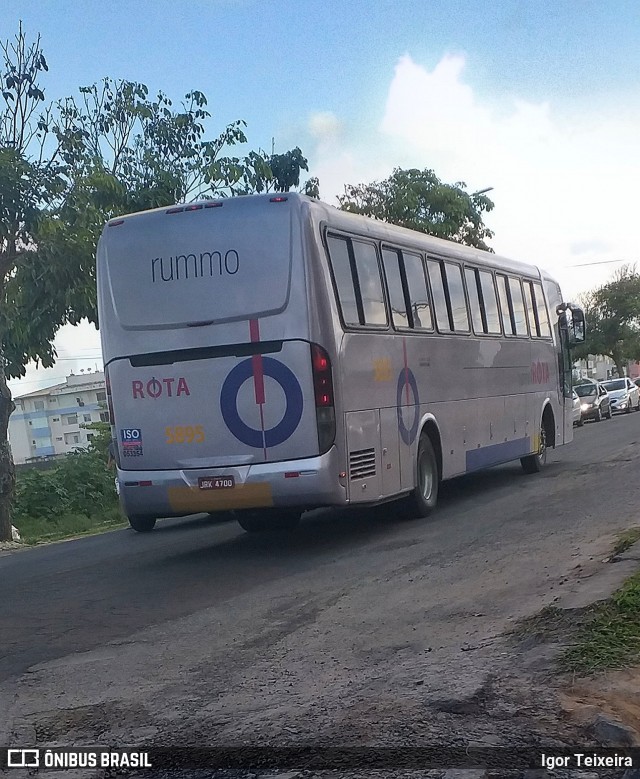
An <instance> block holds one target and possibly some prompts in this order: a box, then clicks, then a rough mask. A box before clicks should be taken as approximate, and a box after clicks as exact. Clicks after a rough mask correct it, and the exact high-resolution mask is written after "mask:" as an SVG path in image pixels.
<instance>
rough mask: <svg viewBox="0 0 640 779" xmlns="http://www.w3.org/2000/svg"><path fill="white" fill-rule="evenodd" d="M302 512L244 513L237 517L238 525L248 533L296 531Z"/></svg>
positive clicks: (277, 510)
mask: <svg viewBox="0 0 640 779" xmlns="http://www.w3.org/2000/svg"><path fill="white" fill-rule="evenodd" d="M301 515H302V512H301V511H299V510H291V509H282V510H279V509H272V510H265V511H243V512H239V513H238V515H237V517H236V518H237V520H238V524H239V525H240V527H241V528H242V529H243V530H245V531H246V532H247V533H267V532H269V531H272V530H295V528H296V527H297V526H298V525H299V524H300V517H301Z"/></svg>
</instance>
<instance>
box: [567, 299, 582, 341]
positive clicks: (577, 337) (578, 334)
mask: <svg viewBox="0 0 640 779" xmlns="http://www.w3.org/2000/svg"><path fill="white" fill-rule="evenodd" d="M571 315H572V316H571V324H572V327H571V329H570V330H569V343H571V344H581V343H584V339H585V337H586V332H585V322H584V311H583V310H582V309H581V308H578V307H577V306H576V307H574V308H572V309H571Z"/></svg>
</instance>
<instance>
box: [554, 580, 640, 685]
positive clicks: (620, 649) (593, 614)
mask: <svg viewBox="0 0 640 779" xmlns="http://www.w3.org/2000/svg"><path fill="white" fill-rule="evenodd" d="M639 659H640V574H634V575H633V576H631V578H629V579H627V581H626V582H625V584H624V585H623V586H622V587H621V589H619V590H618V591H617V592H615V593H614V594H613V596H612V597H611V598H610V599H609V600H608V601H605V602H604V603H601V604H596V605H594V606H592V607H591V608H590V613H589V619H588V620H586V622H585V623H584V624H583V625H581V627H580V629H579V631H578V635H577V636H576V637H575V642H574V646H572V647H571V649H569V650H567V652H566V653H565V654H564V656H563V657H562V659H561V666H562V667H563V668H564V669H565V670H569V671H572V672H573V673H594V672H598V671H602V670H605V669H607V668H624V667H626V666H629V665H633V664H635V663H637V662H638V660H639Z"/></svg>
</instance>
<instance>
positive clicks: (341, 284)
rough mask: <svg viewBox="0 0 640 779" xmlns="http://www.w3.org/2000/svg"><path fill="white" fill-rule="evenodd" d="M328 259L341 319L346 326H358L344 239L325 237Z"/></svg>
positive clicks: (353, 289) (358, 320)
mask: <svg viewBox="0 0 640 779" xmlns="http://www.w3.org/2000/svg"><path fill="white" fill-rule="evenodd" d="M327 246H328V247H329V259H330V261H331V268H332V270H333V278H334V281H335V285H336V291H337V293H338V301H339V303H340V309H341V311H342V319H343V320H344V323H345V324H346V325H358V324H360V316H359V314H358V306H357V303H356V293H355V287H354V282H353V272H352V271H353V270H355V268H353V269H352V267H351V259H350V257H349V247H348V244H347V241H346V240H345V239H344V238H337V237H335V236H333V235H330V236H328V237H327Z"/></svg>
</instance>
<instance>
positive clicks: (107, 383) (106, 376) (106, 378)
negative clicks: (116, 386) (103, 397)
mask: <svg viewBox="0 0 640 779" xmlns="http://www.w3.org/2000/svg"><path fill="white" fill-rule="evenodd" d="M104 384H105V389H106V392H107V408H108V409H109V422H110V423H111V426H112V427H115V424H116V418H115V414H114V413H113V399H112V398H111V381H110V380H109V367H108V366H106V365H105V368H104Z"/></svg>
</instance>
